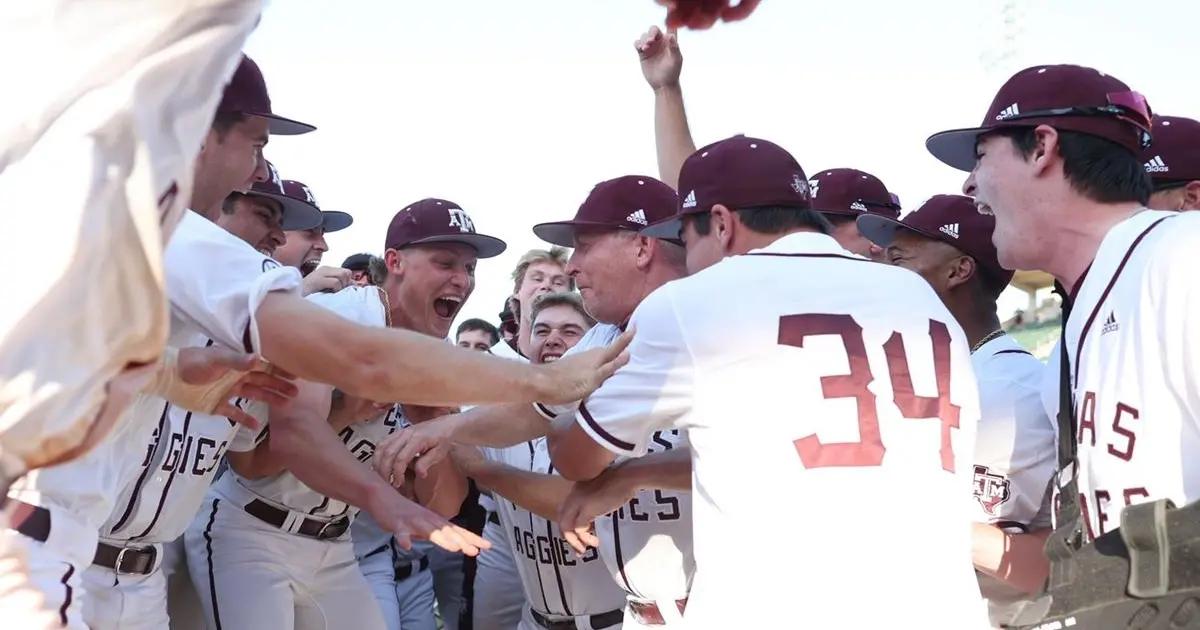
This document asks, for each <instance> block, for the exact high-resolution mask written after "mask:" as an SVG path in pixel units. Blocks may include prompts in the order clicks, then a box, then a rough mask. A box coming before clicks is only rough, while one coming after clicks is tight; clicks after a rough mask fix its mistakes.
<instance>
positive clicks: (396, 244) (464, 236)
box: [383, 198, 508, 258]
mask: <svg viewBox="0 0 1200 630" xmlns="http://www.w3.org/2000/svg"><path fill="white" fill-rule="evenodd" d="M428 243H463V244H465V245H470V246H471V247H474V248H475V251H476V252H477V255H478V256H479V257H480V258H491V257H493V256H499V255H500V254H502V253H504V250H505V249H507V248H508V244H506V243H505V242H504V241H502V240H500V239H498V238H496V237H493V236H486V235H484V234H476V233H475V222H474V221H471V217H469V216H467V212H466V211H465V210H463V209H462V207H460V206H459V205H458V204H456V203H454V202H453V201H446V200H445V199H432V198H430V199H422V200H420V201H418V202H416V203H414V204H411V205H409V206H408V207H406V208H404V209H403V210H401V211H400V212H397V213H396V216H394V217H392V222H391V224H390V225H388V231H387V241H386V242H384V245H383V247H384V249H385V250H387V249H403V248H405V247H408V246H410V245H424V244H428Z"/></svg>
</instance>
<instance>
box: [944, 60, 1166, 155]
mask: <svg viewBox="0 0 1200 630" xmlns="http://www.w3.org/2000/svg"><path fill="white" fill-rule="evenodd" d="M1150 119H1151V112H1150V105H1149V103H1147V102H1146V98H1145V97H1143V96H1142V95H1141V94H1139V93H1137V92H1134V91H1132V90H1130V89H1129V86H1128V85H1125V84H1124V83H1122V82H1121V81H1120V80H1119V79H1117V78H1116V77H1112V76H1109V75H1107V74H1104V73H1103V72H1100V71H1099V70H1096V69H1094V68H1086V67H1083V66H1071V65H1058V66H1034V67H1032V68H1027V69H1025V70H1022V71H1020V72H1018V73H1016V74H1015V75H1013V76H1012V78H1010V79H1009V80H1008V82H1007V83H1005V84H1004V85H1003V86H1001V87H1000V91H999V92H997V93H996V98H994V99H993V100H992V105H991V107H989V108H988V110H987V114H986V115H984V117H983V122H982V123H981V124H980V125H979V126H978V127H973V128H970V129H955V130H952V131H943V132H941V133H936V134H934V135H932V136H930V137H929V139H928V140H926V141H925V146H926V147H927V148H928V149H929V152H930V153H932V154H933V155H934V157H936V158H937V159H939V160H941V161H943V162H945V163H946V164H949V165H950V166H953V167H954V168H957V169H959V170H963V171H970V170H972V169H973V168H974V167H975V142H976V140H977V139H978V138H979V136H981V135H983V134H985V133H988V132H990V131H995V130H997V129H1008V128H1014V127H1036V126H1038V125H1050V126H1051V127H1054V128H1055V129H1060V130H1064V131H1076V132H1079V133H1086V134H1089V135H1093V136H1098V137H1101V138H1104V139H1106V140H1110V141H1112V142H1115V143H1117V144H1119V145H1121V146H1123V147H1125V148H1127V149H1129V150H1130V151H1131V152H1133V153H1139V152H1141V150H1142V149H1143V148H1145V147H1147V146H1149V145H1150Z"/></svg>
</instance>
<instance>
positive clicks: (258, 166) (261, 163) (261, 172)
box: [253, 151, 270, 182]
mask: <svg viewBox="0 0 1200 630" xmlns="http://www.w3.org/2000/svg"><path fill="white" fill-rule="evenodd" d="M269 177H270V174H269V173H268V172H267V158H266V156H264V155H263V152H262V151H259V152H258V155H257V156H255V158H254V178H253V179H254V181H256V182H265V181H267V178H269Z"/></svg>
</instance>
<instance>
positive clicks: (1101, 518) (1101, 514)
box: [1094, 490, 1112, 536]
mask: <svg viewBox="0 0 1200 630" xmlns="http://www.w3.org/2000/svg"><path fill="white" fill-rule="evenodd" d="M1094 494H1095V495H1096V529H1097V530H1098V531H1099V532H1100V534H1099V535H1100V536H1103V535H1104V534H1105V532H1106V531H1107V530H1105V529H1104V524H1105V523H1107V522H1108V510H1106V509H1105V508H1106V507H1107V504H1108V502H1109V500H1110V499H1111V498H1112V497H1111V496H1110V495H1109V494H1108V491H1106V490H1096V491H1095V492H1094Z"/></svg>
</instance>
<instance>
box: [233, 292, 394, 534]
mask: <svg viewBox="0 0 1200 630" xmlns="http://www.w3.org/2000/svg"><path fill="white" fill-rule="evenodd" d="M305 299H307V300H310V301H312V302H314V303H316V304H318V305H320V306H324V307H325V308H328V309H329V310H331V311H333V312H335V313H337V314H338V315H341V316H342V317H345V318H346V319H349V320H350V321H353V322H355V323H357V324H361V325H363V326H379V327H383V326H386V325H387V314H386V310H385V307H384V304H383V302H382V301H381V300H380V298H379V289H377V288H376V287H373V286H368V287H347V288H345V289H342V290H341V291H339V292H337V293H313V294H312V295H309V296H307V297H306V298H305ZM246 409H247V413H250V414H251V415H253V416H254V417H256V418H258V419H259V420H260V421H264V422H265V421H266V420H267V409H266V405H264V404H262V403H257V402H256V403H251V404H250V405H248V406H247V408H246ZM400 421H401V415H400V406H399V405H393V406H392V407H391V408H390V409H388V410H387V411H386V412H385V413H382V414H380V415H378V416H376V417H375V418H372V419H370V420H366V421H364V422H358V423H355V424H352V425H350V426H348V427H346V428H344V429H342V430H341V431H339V432H338V437H339V438H341V440H342V442H343V443H344V444H345V445H346V448H348V449H350V452H351V453H352V454H354V456H355V457H356V458H358V461H360V462H363V463H364V464H366V463H368V462H370V461H371V457H373V456H374V455H375V447H376V445H378V444H379V442H381V441H383V438H385V437H387V436H388V435H389V434H391V433H392V432H394V431H395V430H396V429H397V427H398V425H399V423H400ZM233 484H236V485H238V486H241V488H244V489H246V490H249V491H250V492H252V493H253V494H255V495H257V496H258V497H259V498H262V499H265V500H267V501H268V502H270V503H273V504H275V505H277V506H281V507H287V508H290V509H292V510H296V511H303V512H306V513H308V514H310V515H313V516H318V517H338V516H343V515H345V516H348V517H349V518H351V519H353V518H354V517H355V516H356V515H357V514H358V508H357V507H354V506H352V505H349V504H347V503H344V502H342V501H338V500H337V499H334V498H331V497H327V496H325V495H323V494H321V493H319V492H317V491H315V490H313V489H312V488H309V487H308V486H307V485H306V484H305V483H304V482H303V481H300V479H298V478H297V477H296V476H295V475H293V474H292V473H291V472H289V471H284V472H282V473H279V474H277V475H273V476H270V477H264V478H261V479H246V478H244V477H242V476H240V475H238V474H237V473H236V471H234V470H232V469H230V471H229V474H226V475H224V476H222V477H221V479H220V480H219V481H218V482H217V484H216V486H214V491H216V492H217V493H218V494H222V493H224V496H229V497H233V496H240V495H241V494H240V492H239V491H238V489H236V488H233V487H232V485H233Z"/></svg>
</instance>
